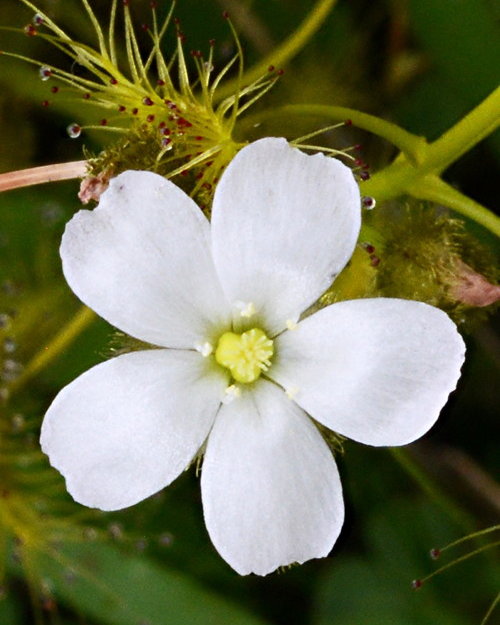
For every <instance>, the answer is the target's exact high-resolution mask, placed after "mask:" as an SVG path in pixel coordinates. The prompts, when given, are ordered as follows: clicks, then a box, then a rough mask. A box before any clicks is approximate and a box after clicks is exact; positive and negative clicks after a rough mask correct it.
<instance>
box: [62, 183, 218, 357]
mask: <svg viewBox="0 0 500 625" xmlns="http://www.w3.org/2000/svg"><path fill="white" fill-rule="evenodd" d="M61 256H62V259H63V269H64V275H65V276H66V279H67V281H68V283H69V285H70V286H71V288H72V289H73V291H74V292H75V293H76V294H77V295H78V297H79V298H80V299H81V300H82V301H83V302H84V303H85V304H87V305H88V306H90V307H91V308H93V309H94V310H95V311H96V312H97V313H98V314H99V315H101V317H104V319H106V320H107V321H109V322H110V323H111V324H112V325H114V326H116V327H118V328H120V330H123V331H124V332H126V333H127V334H131V335H132V336H135V337H137V338H139V339H142V340H144V341H147V342H149V343H153V344H154V345H162V346H166V347H184V348H191V347H192V346H193V345H194V343H195V342H199V341H203V340H206V339H207V335H208V336H210V334H211V331H212V329H213V328H214V327H218V326H220V324H221V323H224V321H223V320H224V318H225V314H226V312H227V310H228V307H227V304H225V301H224V296H223V294H222V290H221V287H220V285H219V283H218V279H217V277H216V275H215V269H214V266H213V262H212V258H211V253H210V234H209V224H208V221H207V220H206V219H205V217H204V216H203V214H202V213H201V211H200V209H199V208H198V207H197V206H196V204H195V203H194V202H193V201H192V200H191V199H190V198H189V197H188V196H187V195H186V194H185V193H184V192H183V191H182V190H181V189H179V188H178V187H176V186H175V185H174V184H172V183H171V182H169V181H168V180H165V179H164V178H162V177H161V176H158V175H157V174H153V173H151V172H144V171H127V172H124V173H123V174H120V175H119V176H117V177H116V178H114V179H112V180H111V183H110V186H109V189H108V190H107V191H105V192H104V193H103V194H102V196H101V201H100V203H99V206H98V207H97V208H95V209H94V210H93V211H88V210H81V211H80V212H78V213H77V214H76V215H75V216H74V217H73V219H72V220H71V221H70V222H69V223H68V225H67V226H66V231H65V233H64V236H63V240H62V245H61Z"/></svg>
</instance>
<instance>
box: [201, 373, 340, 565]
mask: <svg viewBox="0 0 500 625" xmlns="http://www.w3.org/2000/svg"><path fill="white" fill-rule="evenodd" d="M201 489H202V497H203V509H204V514H205V523H206V525H207V528H208V532H209V534H210V537H211V539H212V542H213V543H214V545H215V547H216V549H217V551H218V552H219V553H220V554H221V556H222V557H223V558H224V559H225V560H226V561H227V562H228V563H229V564H230V565H231V566H232V567H233V568H234V569H235V570H236V571H237V572H238V573H240V574H241V575H246V574H248V573H252V572H253V573H256V574H258V575H266V574H267V573H270V572H271V571H274V570H275V569H276V568H277V567H279V566H285V565H287V564H290V563H292V562H301V563H302V562H305V561H306V560H309V559H311V558H320V557H323V556H326V555H327V554H328V553H329V551H330V550H331V548H332V546H333V544H334V543H335V540H336V539H337V536H338V535H339V532H340V529H341V527H342V523H343V519H344V506H343V501H342V487H341V484H340V479H339V475H338V471H337V467H336V465H335V462H334V460H333V457H332V454H331V452H330V450H329V449H328V447H327V445H326V443H325V442H324V441H323V439H322V438H321V435H320V434H319V433H318V431H317V429H316V427H315V426H314V425H313V423H312V421H310V419H309V418H308V417H307V416H306V415H305V414H304V413H303V411H302V410H300V408H298V407H297V406H296V405H295V404H294V403H293V402H292V401H290V400H289V399H288V398H287V397H286V396H285V394H284V393H283V392H282V391H281V390H280V389H279V388H278V387H276V386H274V385H273V384H270V383H269V382H266V381H264V380H259V382H258V383H257V384H256V385H255V389H254V390H248V391H244V392H243V394H242V396H241V397H239V398H236V399H235V400H234V401H232V402H231V403H230V404H227V405H224V406H222V408H221V410H220V412H219V414H218V415H217V417H216V421H215V424H214V427H213V430H212V432H211V433H210V436H209V439H208V445H207V450H206V453H205V459H204V461H203V470H202V475H201Z"/></svg>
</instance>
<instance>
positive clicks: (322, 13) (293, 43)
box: [217, 0, 338, 100]
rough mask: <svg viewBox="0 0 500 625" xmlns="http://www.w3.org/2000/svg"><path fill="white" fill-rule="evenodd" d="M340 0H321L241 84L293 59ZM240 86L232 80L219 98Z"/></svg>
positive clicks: (250, 81) (221, 90) (246, 73)
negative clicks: (272, 66) (271, 66)
mask: <svg viewBox="0 0 500 625" xmlns="http://www.w3.org/2000/svg"><path fill="white" fill-rule="evenodd" d="M337 1H338V0H319V2H317V3H316V4H315V5H314V7H313V8H312V9H311V11H310V12H309V13H308V15H307V16H306V18H305V19H304V21H303V22H302V23H301V24H300V26H299V27H298V28H297V30H296V31H295V32H294V33H292V34H291V35H290V37H288V39H286V40H285V41H284V42H283V43H282V44H280V45H279V46H278V47H277V48H276V49H275V50H273V51H272V52H271V53H270V54H268V55H267V56H266V57H264V58H263V59H262V61H259V63H257V64H256V65H254V66H253V67H252V68H251V69H249V70H248V71H247V72H245V73H244V74H243V77H242V83H241V84H244V85H246V84H250V83H252V82H254V81H255V80H257V79H258V78H260V77H261V76H263V75H265V74H266V73H267V71H268V68H269V66H270V65H274V66H276V67H282V66H283V65H284V64H285V63H287V61H289V60H290V59H292V58H293V57H294V56H295V55H296V54H298V52H300V50H302V48H303V47H304V46H305V45H306V43H307V42H308V41H309V40H310V39H311V37H312V36H313V35H314V33H315V32H316V31H317V30H318V29H319V27H320V26H321V25H322V24H323V22H324V21H325V18H326V16H327V15H328V13H329V12H330V11H331V10H332V9H333V7H334V6H335V5H336V4H337ZM237 88H238V81H237V80H232V81H230V82H228V83H227V84H226V85H224V87H223V88H221V89H220V90H219V91H218V92H217V99H218V100H222V99H224V98H225V97H227V96H228V95H231V94H232V93H234V92H235V90H236V89H237Z"/></svg>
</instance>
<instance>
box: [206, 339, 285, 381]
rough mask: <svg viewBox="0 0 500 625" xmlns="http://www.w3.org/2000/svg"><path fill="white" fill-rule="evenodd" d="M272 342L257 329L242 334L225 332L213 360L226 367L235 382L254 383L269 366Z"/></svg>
mask: <svg viewBox="0 0 500 625" xmlns="http://www.w3.org/2000/svg"><path fill="white" fill-rule="evenodd" d="M273 354H274V347H273V341H272V340H271V339H270V338H268V337H267V336H266V334H265V332H263V331H262V330H260V329H259V328H252V330H248V331H247V332H243V334H235V333H234V332H225V333H224V334H223V335H222V336H221V337H220V339H219V342H218V343H217V349H216V350H215V360H216V361H217V362H218V363H219V364H220V365H222V366H223V367H226V368H227V369H229V371H230V372H231V375H232V376H233V378H234V379H235V380H236V381H237V382H243V383H244V384H249V383H250V382H255V380H257V379H258V378H259V377H260V374H261V373H262V372H263V371H267V370H268V369H269V367H270V366H271V358H272V356H273Z"/></svg>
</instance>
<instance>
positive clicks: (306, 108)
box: [242, 104, 427, 164]
mask: <svg viewBox="0 0 500 625" xmlns="http://www.w3.org/2000/svg"><path fill="white" fill-rule="evenodd" d="M286 115H300V116H302V117H320V118H322V119H328V120H331V121H335V122H343V121H346V120H350V121H352V123H353V125H354V126H356V127H357V128H361V129H362V130H367V131H368V132H371V133H372V134H374V135H377V136H378V137H381V138H382V139H386V140H387V141H389V142H390V143H392V144H393V145H394V146H396V147H397V148H398V149H399V150H401V152H403V153H404V154H406V155H407V156H408V158H409V160H410V161H412V162H413V163H415V164H418V163H419V162H420V161H421V160H422V158H423V157H424V154H425V150H426V148H427V141H426V139H425V138H424V137H419V136H417V135H414V134H412V133H411V132H408V131H407V130H404V129H403V128H400V127H399V126H397V125H396V124H393V123H392V122H388V121H386V120H385V119H381V118H380V117H376V116H375V115H369V114H368V113H362V112H361V111H357V110H356V109H351V108H347V107H345V106H329V105H326V104H288V105H286V106H280V107H279V108H276V109H272V110H269V111H264V112H263V113H257V114H256V115H252V116H251V117H248V118H246V119H245V120H244V122H243V124H242V127H247V126H248V127H252V125H253V124H255V123H256V122H263V121H266V120H268V119H272V118H274V117H282V116H286Z"/></svg>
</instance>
